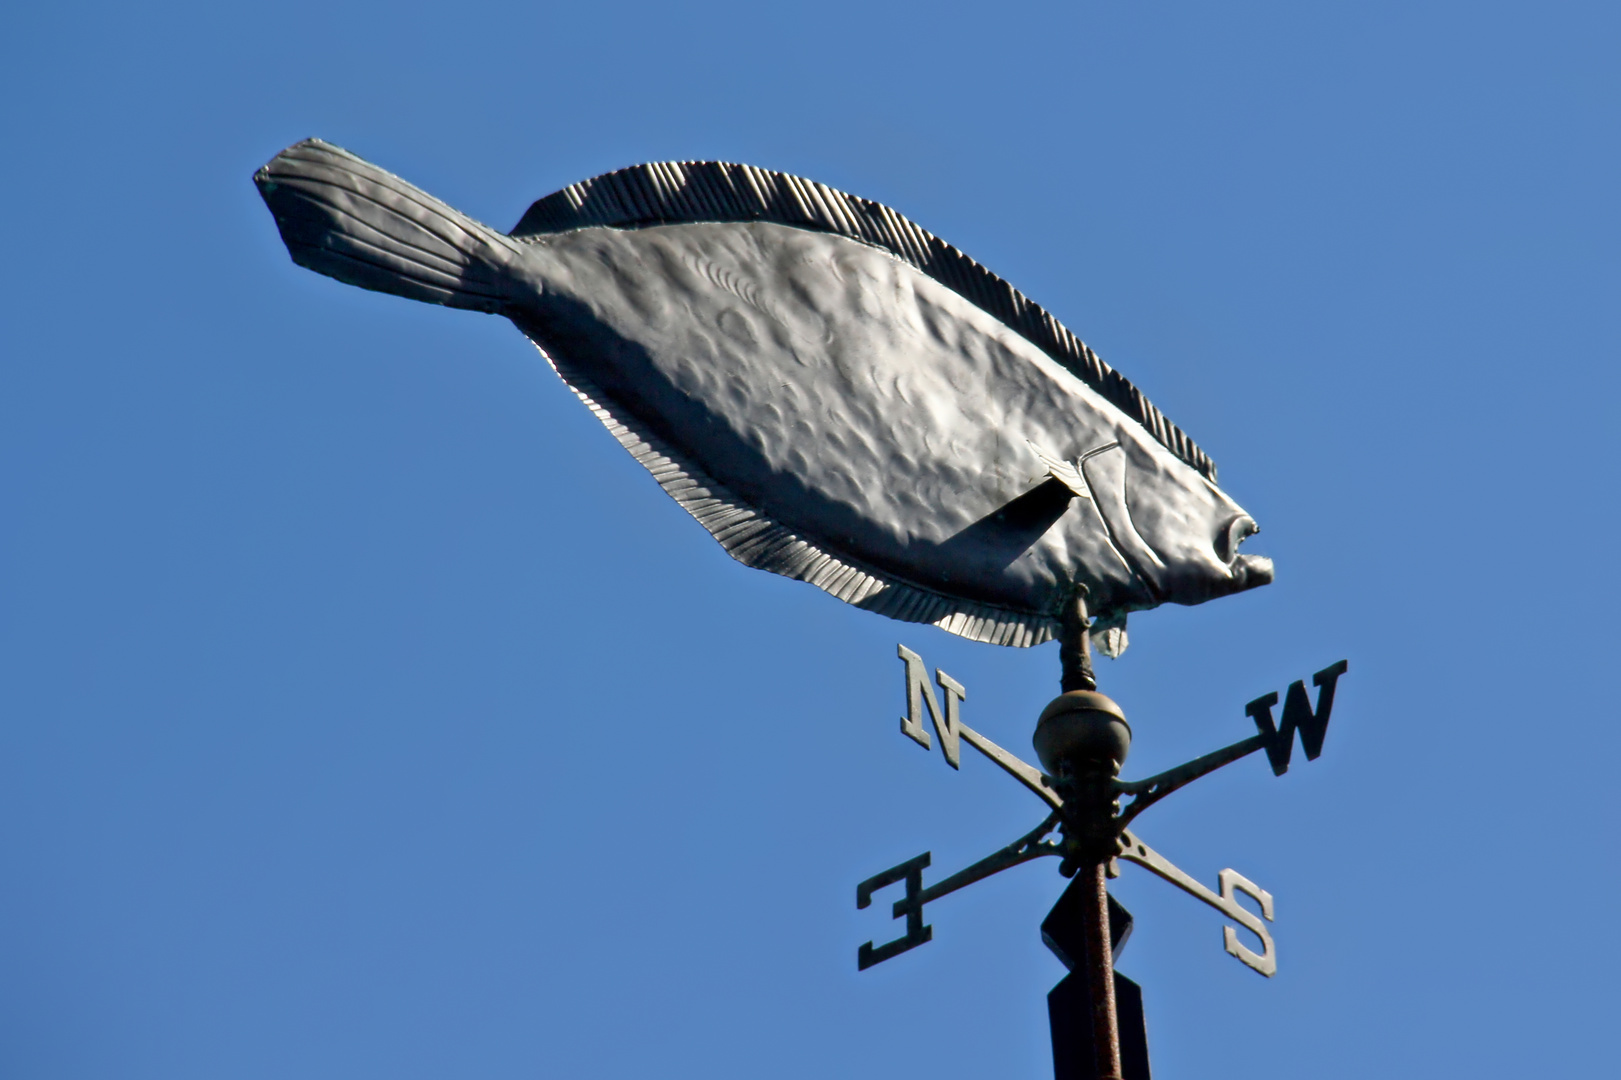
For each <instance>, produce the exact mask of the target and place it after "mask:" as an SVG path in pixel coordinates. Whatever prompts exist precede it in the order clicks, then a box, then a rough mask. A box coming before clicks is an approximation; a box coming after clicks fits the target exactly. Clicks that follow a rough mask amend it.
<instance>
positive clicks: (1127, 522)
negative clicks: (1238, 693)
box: [1080, 439, 1273, 606]
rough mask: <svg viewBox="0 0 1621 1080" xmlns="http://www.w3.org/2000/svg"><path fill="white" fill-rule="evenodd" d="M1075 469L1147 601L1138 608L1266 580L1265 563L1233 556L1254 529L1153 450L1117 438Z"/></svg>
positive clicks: (1235, 508)
mask: <svg viewBox="0 0 1621 1080" xmlns="http://www.w3.org/2000/svg"><path fill="white" fill-rule="evenodd" d="M1080 468H1081V470H1082V472H1083V473H1084V474H1085V480H1086V486H1087V489H1088V491H1089V493H1090V495H1091V497H1092V502H1093V505H1094V506H1095V507H1096V509H1097V512H1098V515H1099V517H1100V518H1101V519H1102V522H1103V524H1104V526H1105V528H1106V529H1107V530H1108V533H1109V539H1110V542H1111V544H1112V546H1113V547H1114V549H1115V551H1116V552H1117V553H1118V554H1119V555H1120V557H1121V559H1122V560H1123V561H1124V562H1125V563H1126V565H1127V566H1129V567H1130V568H1131V570H1132V571H1133V573H1134V574H1135V575H1136V576H1137V577H1138V578H1139V579H1140V580H1141V581H1142V583H1143V584H1144V586H1146V588H1147V590H1148V592H1149V593H1150V594H1152V596H1153V598H1154V600H1153V604H1150V605H1146V606H1154V605H1157V604H1162V603H1175V604H1202V603H1204V602H1205V601H1206V600H1214V599H1215V598H1217V597H1219V596H1230V595H1231V594H1233V593H1237V592H1243V591H1244V590H1246V589H1253V588H1257V587H1259V586H1261V585H1266V584H1268V583H1270V582H1271V581H1272V574H1273V571H1272V560H1271V559H1268V558H1266V557H1265V556H1261V555H1249V554H1243V553H1240V552H1239V550H1238V548H1239V545H1240V544H1242V543H1243V542H1244V541H1245V540H1246V539H1247V538H1248V537H1250V536H1253V535H1254V534H1255V533H1257V532H1259V531H1260V528H1259V526H1258V525H1256V523H1255V519H1254V518H1252V517H1251V516H1250V515H1249V514H1247V513H1245V512H1244V510H1243V508H1242V507H1240V506H1239V505H1238V504H1237V503H1236V502H1234V501H1233V500H1232V499H1231V498H1230V497H1229V496H1228V495H1227V493H1226V492H1224V491H1222V490H1221V489H1220V488H1219V487H1217V486H1216V485H1215V484H1214V483H1212V482H1211V481H1210V480H1208V479H1207V478H1206V477H1205V476H1204V475H1203V474H1201V473H1199V472H1197V471H1196V470H1194V469H1192V468H1190V467H1189V466H1188V465H1186V464H1185V463H1184V462H1182V461H1180V460H1178V459H1176V458H1174V457H1172V456H1171V455H1170V454H1168V453H1166V452H1165V451H1164V450H1163V449H1162V448H1161V447H1159V446H1158V445H1157V444H1148V443H1146V442H1144V441H1139V440H1130V439H1126V440H1122V441H1121V443H1119V444H1118V445H1116V446H1113V447H1110V448H1109V449H1107V450H1106V451H1103V452H1098V453H1095V454H1092V455H1089V456H1087V457H1086V458H1085V459H1084V460H1082V461H1081V463H1080ZM1134 606H1135V605H1134Z"/></svg>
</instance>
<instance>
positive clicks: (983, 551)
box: [254, 139, 1272, 655]
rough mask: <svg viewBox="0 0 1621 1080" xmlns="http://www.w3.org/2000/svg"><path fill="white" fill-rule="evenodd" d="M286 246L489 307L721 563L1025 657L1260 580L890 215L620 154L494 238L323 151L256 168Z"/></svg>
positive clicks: (1200, 461) (960, 263)
mask: <svg viewBox="0 0 1621 1080" xmlns="http://www.w3.org/2000/svg"><path fill="white" fill-rule="evenodd" d="M254 181H255V182H256V183H257V185H258V187H259V191H260V193H261V195H262V196H263V197H264V200H265V202H266V204H267V205H268V206H269V207H270V211H271V213H272V214H273V215H274V216H275V219H276V225H277V227H278V228H279V229H280V231H281V236H282V239H283V241H284V242H285V243H286V245H287V249H288V251H289V252H290V253H291V255H292V258H293V261H294V262H296V263H298V264H299V265H300V266H305V267H308V268H309V269H311V270H315V271H317V272H319V273H322V274H326V275H328V276H330V277H334V278H337V279H338V280H339V281H344V282H348V283H349V284H352V285H358V286H360V287H361V288H365V289H374V290H377V291H380V292H387V293H394V294H396V295H398V296H404V297H409V298H411V299H413V300H423V301H427V302H428V303H433V304H443V305H445V306H447V307H454V308H467V309H470V310H473V311H482V312H488V313H490V314H499V315H504V316H506V317H507V318H508V319H510V320H512V322H513V323H515V324H516V325H517V327H518V329H520V330H521V331H523V333H524V334H525V335H526V336H527V337H528V338H529V339H530V340H531V341H532V342H534V343H535V345H536V346H538V347H539V348H540V350H541V353H542V355H544V356H545V357H546V359H547V360H548V361H549V362H550V363H551V365H552V367H553V368H554V369H555V370H556V371H557V374H558V375H559V376H560V377H561V378H562V379H563V381H564V382H565V383H567V384H568V386H569V388H570V389H572V390H573V391H574V393H575V394H576V395H578V396H579V398H580V400H581V401H583V402H584V403H585V404H586V406H587V407H588V408H590V409H591V411H592V412H593V413H595V414H596V416H597V418H598V419H600V420H601V421H602V423H603V424H604V426H606V427H607V429H608V430H609V432H610V433H612V434H613V436H614V437H615V438H616V439H618V440H619V442H620V444H621V445H622V446H624V447H625V449H626V450H628V451H630V453H631V454H632V455H634V456H635V458H636V460H637V461H639V462H641V463H642V464H643V465H644V466H646V467H647V469H648V471H649V472H651V473H652V474H653V478H654V479H655V480H656V481H658V483H659V484H660V486H662V487H663V488H664V490H665V491H666V492H668V493H669V495H670V496H671V497H672V498H674V499H675V500H676V502H678V503H679V504H680V505H681V506H682V507H683V508H685V509H686V510H687V511H688V512H689V513H690V514H692V516H693V517H694V518H696V519H697V520H698V522H699V523H700V524H701V525H703V526H704V528H706V529H708V530H709V532H710V534H711V535H713V536H714V538H715V539H716V540H718V541H719V542H720V544H721V545H722V546H723V547H724V548H725V549H726V551H727V552H728V553H730V554H731V555H732V557H733V558H735V559H737V560H738V561H739V562H742V563H744V564H746V565H748V566H753V567H756V568H758V569H761V570H769V571H771V572H773V573H777V574H782V575H785V576H787V577H791V578H797V579H799V580H802V581H808V582H810V583H811V584H813V585H816V586H819V587H820V588H822V589H824V590H826V591H827V592H829V593H831V594H832V595H834V596H836V597H838V598H839V599H840V600H844V601H846V602H848V603H851V604H855V605H856V606H858V607H861V608H865V609H867V610H869V611H875V612H878V613H880V614H883V615H888V616H890V617H891V618H895V619H901V620H905V621H909V622H927V623H933V624H935V625H936V626H939V627H942V628H943V629H945V630H949V631H951V632H952V633H956V634H960V635H962V636H964V637H968V638H971V639H973V640H976V641H985V642H991V643H994V644H999V645H1015V646H1027V645H1036V644H1039V643H1041V642H1044V641H1047V640H1049V639H1050V638H1052V637H1053V636H1055V634H1056V633H1057V630H1058V613H1059V609H1060V607H1061V605H1062V604H1063V602H1064V601H1065V599H1066V598H1067V597H1068V596H1069V595H1070V594H1071V592H1072V591H1073V589H1074V586H1075V585H1076V584H1083V585H1085V586H1086V587H1087V589H1088V591H1089V600H1088V603H1089V606H1090V608H1091V611H1092V612H1093V613H1094V614H1095V615H1097V616H1098V622H1097V624H1096V626H1095V629H1094V640H1096V641H1097V643H1098V645H1099V646H1100V648H1102V650H1103V651H1105V652H1107V653H1109V654H1111V655H1117V654H1118V653H1119V651H1120V650H1121V649H1123V648H1124V646H1125V634H1124V626H1125V617H1126V615H1127V613H1129V612H1131V611H1141V610H1145V609H1148V608H1152V607H1156V606H1157V605H1159V604H1162V603H1166V602H1168V601H1169V602H1174V603H1179V604H1197V603H1201V602H1203V601H1205V600H1209V599H1212V598H1214V597H1218V596H1225V595H1227V594H1230V593H1235V592H1238V591H1240V590H1243V589H1248V588H1252V587H1254V586H1257V585H1264V584H1266V583H1267V582H1269V581H1271V580H1272V564H1271V562H1270V560H1267V559H1264V558H1260V557H1256V556H1250V555H1241V554H1239V553H1238V551H1237V548H1238V545H1239V543H1240V542H1241V541H1242V540H1243V539H1244V538H1245V537H1246V536H1249V535H1250V534H1251V533H1253V532H1255V531H1256V525H1255V522H1254V521H1253V520H1252V519H1251V518H1250V517H1249V515H1247V514H1245V513H1244V511H1243V510H1241V509H1240V508H1239V507H1238V505H1237V504H1236V503H1234V502H1233V501H1232V499H1230V498H1228V497H1227V495H1226V494H1224V493H1223V492H1222V491H1221V489H1220V488H1218V487H1217V486H1216V483H1215V479H1216V468H1215V465H1214V463H1212V462H1211V460H1210V459H1209V458H1208V457H1206V456H1205V454H1204V453H1203V452H1202V451H1200V450H1199V448H1198V447H1196V446H1195V445H1194V444H1193V442H1192V441H1191V440H1189V439H1188V438H1187V436H1185V435H1184V434H1183V433H1182V432H1181V431H1180V430H1178V429H1177V428H1176V427H1175V426H1174V425H1173V424H1171V423H1170V422H1169V421H1168V420H1166V419H1165V417H1164V416H1162V415H1161V414H1160V412H1159V410H1158V409H1156V408H1154V406H1152V405H1150V404H1149V403H1148V401H1147V400H1146V399H1145V398H1144V397H1143V396H1142V394H1141V393H1139V392H1138V391H1137V390H1136V388H1134V387H1133V386H1132V385H1131V384H1130V383H1129V382H1127V381H1126V380H1125V379H1124V378H1122V377H1121V376H1120V375H1119V374H1118V373H1117V372H1115V371H1114V370H1113V369H1111V368H1110V367H1109V366H1108V365H1106V364H1104V363H1103V362H1102V361H1101V360H1099V359H1098V357H1097V355H1096V354H1095V353H1093V352H1092V350H1091V349H1089V348H1087V347H1086V346H1085V345H1083V344H1082V343H1081V342H1080V341H1079V340H1077V339H1076V337H1075V336H1074V335H1073V334H1071V333H1070V332H1069V331H1068V330H1066V329H1065V328H1064V327H1063V326H1061V325H1060V324H1059V323H1058V321H1057V320H1056V319H1054V318H1053V317H1052V316H1051V315H1049V314H1047V313H1046V312H1045V311H1043V310H1042V309H1041V308H1040V307H1038V306H1036V305H1035V304H1034V303H1032V302H1031V301H1029V300H1028V299H1026V298H1025V297H1024V296H1023V295H1022V294H1021V293H1020V292H1018V290H1016V289H1014V288H1013V287H1012V286H1010V285H1008V284H1007V283H1006V282H1004V281H1003V280H1001V279H1000V278H998V277H997V276H996V275H994V274H992V273H990V272H989V271H988V270H986V269H984V268H983V267H981V266H980V265H979V264H978V263H976V262H974V261H973V260H972V259H970V258H968V257H967V256H966V255H964V254H962V253H961V252H959V251H958V250H957V249H955V248H953V247H951V246H950V245H948V244H946V243H944V242H943V241H941V240H939V239H938V238H936V237H934V236H932V235H931V234H929V233H927V232H925V231H924V230H922V229H920V228H918V227H917V226H916V225H914V224H912V223H911V222H910V221H908V220H907V219H906V218H904V217H902V216H901V215H900V214H898V213H896V212H895V211H893V210H891V209H889V208H888V207H886V206H881V205H879V204H877V203H874V202H869V201H867V200H865V199H860V198H856V197H855V196H851V195H846V194H844V193H842V192H839V191H835V190H833V189H831V188H828V187H826V186H824V185H822V184H818V183H815V182H813V181H809V180H804V179H801V178H799V177H794V176H787V175H784V174H782V173H775V172H768V171H766V170H764V169H756V168H752V167H750V166H747V165H732V164H725V163H720V162H680V163H677V162H663V163H655V164H648V165H637V166H633V167H631V168H628V169H622V170H620V171H618V172H613V173H608V174H606V175H603V176H599V177H596V178H594V179H591V180H585V181H582V182H580V183H578V184H574V185H572V186H570V187H567V188H564V189H563V190H562V191H559V192H557V193H556V194H554V195H549V196H547V197H546V198H544V199H541V200H540V201H539V202H537V203H535V204H534V205H533V206H531V207H530V208H529V211H528V212H527V213H526V214H524V216H523V220H521V221H519V222H518V225H517V227H516V228H515V229H513V230H512V232H511V233H501V232H498V231H496V230H495V229H492V228H490V227H489V226H486V225H482V224H480V223H479V222H476V221H474V220H472V219H471V218H468V217H466V216H465V215H463V214H460V213H458V212H457V211H455V210H453V209H451V208H450V207H449V206H447V205H445V204H444V203H442V202H440V201H439V200H438V199H435V198H433V197H432V196H430V195H428V194H426V193H424V192H422V191H420V190H419V189H417V188H415V187H413V186H411V185H410V184H408V183H406V182H405V181H403V180H401V179H399V178H398V177H396V176H394V175H392V174H390V173H387V172H384V171H383V170H382V169H379V168H377V167H376V166H374V165H371V164H368V163H367V162H365V161H362V160H361V159H360V158H357V157H355V156H354V155H353V154H350V153H348V152H347V151H344V150H341V149H339V148H338V147H335V146H332V145H330V144H328V143H324V142H321V141H320V140H318V139H310V140H308V141H306V142H301V143H298V144H297V145H295V146H292V147H289V148H288V149H286V150H284V151H282V152H281V153H280V154H278V155H276V157H275V158H274V159H273V160H271V161H270V162H269V164H267V165H265V166H264V167H263V168H262V169H260V170H259V171H258V173H257V174H255V176H254Z"/></svg>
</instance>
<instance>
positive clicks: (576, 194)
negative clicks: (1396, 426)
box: [512, 161, 1216, 483]
mask: <svg viewBox="0 0 1621 1080" xmlns="http://www.w3.org/2000/svg"><path fill="white" fill-rule="evenodd" d="M706 221H715V222H722V221H770V222H775V223H777V224H781V225H792V226H795V227H798V228H802V229H813V230H816V231H817V232H830V233H836V234H838V235H840V236H847V237H849V238H851V239H853V240H859V241H862V242H864V243H868V244H872V245H873V246H875V247H880V248H883V249H884V250H885V251H888V252H890V253H891V254H892V255H894V256H895V257H896V258H899V259H901V260H903V261H905V262H907V263H910V264H911V265H912V266H913V267H915V268H916V269H917V270H919V271H920V272H922V273H924V274H927V275H928V276H929V277H931V278H933V279H934V280H936V281H938V282H940V284H942V285H944V286H946V288H948V289H951V290H952V291H953V292H955V293H957V294H958V295H960V296H962V297H963V298H964V299H965V300H968V301H969V302H970V303H972V304H974V305H976V306H977V307H979V308H980V309H982V310H983V311H985V312H987V313H988V314H990V315H992V316H994V317H995V318H997V319H999V320H1000V321H1002V322H1003V323H1005V324H1007V325H1008V326H1010V327H1012V328H1013V329H1014V330H1016V331H1017V332H1018V333H1020V334H1021V335H1023V336H1024V337H1025V338H1026V339H1028V340H1029V341H1030V342H1031V343H1032V344H1034V345H1035V346H1036V347H1037V348H1039V349H1041V350H1042V351H1043V352H1045V353H1046V354H1047V355H1048V356H1050V357H1052V358H1053V359H1054V360H1055V361H1057V362H1058V363H1059V364H1061V365H1063V367H1064V368H1066V369H1067V370H1068V371H1069V372H1071V373H1072V374H1073V375H1075V376H1076V377H1077V378H1079V379H1080V380H1081V381H1082V382H1084V383H1086V385H1088V386H1090V387H1091V388H1092V389H1093V390H1095V391H1097V393H1099V394H1100V395H1102V396H1103V397H1104V398H1105V399H1106V400H1107V401H1109V402H1110V403H1111V404H1113V405H1114V406H1115V407H1116V408H1118V409H1119V410H1120V411H1121V412H1123V413H1125V414H1126V415H1127V416H1129V417H1131V418H1132V419H1133V420H1135V421H1137V423H1139V424H1141V425H1142V426H1143V427H1144V428H1145V429H1146V430H1147V431H1148V432H1149V434H1151V435H1153V436H1154V438H1155V439H1157V440H1159V442H1160V444H1161V445H1163V446H1164V447H1165V448H1166V449H1167V450H1169V451H1170V452H1171V453H1173V454H1175V455H1176V456H1177V457H1178V458H1180V459H1181V460H1182V461H1184V462H1186V463H1187V464H1189V465H1191V466H1192V467H1193V468H1195V469H1197V470H1198V471H1199V472H1200V473H1202V474H1204V476H1205V477H1206V478H1207V479H1209V480H1210V482H1211V483H1215V482H1216V463H1215V462H1213V461H1211V460H1210V458H1209V456H1208V455H1206V454H1205V452H1204V451H1203V450H1200V449H1199V448H1198V446H1196V445H1194V442H1193V440H1192V439H1190V438H1188V437H1187V435H1185V434H1183V432H1182V430H1181V429H1180V428H1178V427H1177V426H1176V425H1175V424H1173V423H1171V422H1170V421H1169V420H1167V419H1166V418H1165V414H1163V413H1161V412H1160V411H1159V410H1158V409H1156V408H1155V407H1154V406H1153V405H1152V404H1151V403H1150V402H1149V400H1148V399H1147V398H1145V397H1144V396H1143V395H1142V393H1141V392H1140V391H1139V390H1138V389H1137V388H1136V387H1135V386H1133V385H1131V383H1130V382H1129V381H1127V379H1126V378H1125V376H1123V375H1121V374H1120V373H1119V372H1118V371H1115V370H1114V369H1113V368H1111V367H1110V366H1109V365H1108V364H1105V363H1104V362H1103V361H1102V360H1100V359H1098V355H1097V353H1095V352H1093V351H1092V350H1091V349H1089V348H1087V347H1086V345H1085V344H1084V343H1083V342H1082V341H1081V340H1080V339H1079V338H1077V337H1076V336H1075V335H1074V334H1072V333H1070V332H1069V331H1068V330H1067V329H1065V327H1064V325H1063V324H1062V323H1060V322H1059V321H1058V320H1057V319H1055V318H1053V317H1052V316H1051V315H1049V314H1048V313H1047V312H1046V311H1044V310H1042V308H1041V306H1040V305H1039V304H1037V303H1035V302H1034V301H1032V300H1030V299H1029V298H1028V297H1026V296H1025V295H1024V294H1023V293H1021V292H1020V291H1019V290H1018V289H1015V288H1014V287H1013V286H1012V285H1009V284H1008V283H1007V282H1005V281H1003V280H1002V279H1001V278H999V277H997V276H996V275H995V274H993V273H991V272H990V271H989V270H987V269H985V268H984V267H983V266H981V265H979V263H977V262H975V261H974V260H973V259H971V258H969V257H968V256H967V255H964V254H963V253H962V252H961V251H958V250H957V249H956V248H954V247H952V246H951V245H950V244H948V243H946V242H945V241H944V240H941V239H940V238H939V237H937V236H935V235H934V234H933V233H930V232H928V231H927V230H924V229H921V228H919V227H918V226H916V225H914V224H913V223H912V222H910V221H908V220H907V219H906V218H905V217H904V216H902V215H901V214H898V213H896V212H895V211H894V210H891V209H890V208H889V207H887V206H884V205H882V204H881V203H875V202H872V201H871V200H869V199H863V198H860V197H858V196H855V195H847V194H845V193H844V192H842V191H836V190H834V189H833V188H830V187H828V186H827V185H826V184H819V183H817V182H816V181H814V180H806V179H803V178H802V177H798V176H789V175H788V174H787V173H779V172H771V171H770V170H768V169H757V168H755V167H753V166H752V165H733V164H729V163H727V162H723V161H661V162H652V163H649V164H646V165H632V166H631V167H630V168H628V169H620V170H618V171H617V172H611V173H604V174H602V175H601V176H596V177H592V178H591V179H590V180H581V181H580V182H579V183H577V184H570V185H569V186H568V187H566V188H564V189H563V190H562V191H559V192H556V193H555V194H552V195H548V196H546V197H545V198H544V199H541V200H539V201H538V202H536V203H535V204H534V205H533V206H531V207H530V208H529V210H528V212H527V213H525V214H524V216H523V220H521V221H519V222H518V225H517V227H516V228H515V229H513V230H512V236H513V237H514V238H517V239H523V238H524V237H527V236H539V235H544V234H546V233H555V232H566V231H568V230H570V229H581V228H586V227H588V226H593V225H597V226H611V227H619V228H636V227H639V226H647V225H674V224H683V223H689V222H706Z"/></svg>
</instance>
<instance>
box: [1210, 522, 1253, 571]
mask: <svg viewBox="0 0 1621 1080" xmlns="http://www.w3.org/2000/svg"><path fill="white" fill-rule="evenodd" d="M1260 531H1261V527H1260V526H1259V525H1257V524H1255V519H1254V518H1252V517H1250V516H1249V515H1248V514H1239V515H1238V516H1237V517H1235V518H1233V519H1232V520H1231V521H1229V522H1228V523H1227V527H1226V528H1225V529H1223V530H1221V532H1219V533H1217V534H1216V543H1215V548H1216V558H1218V559H1220V560H1221V561H1222V562H1224V563H1230V562H1232V561H1233V559H1234V558H1236V557H1237V555H1238V545H1239V544H1242V543H1243V542H1244V540H1245V538H1246V537H1250V536H1254V535H1255V534H1256V533H1258V532H1260Z"/></svg>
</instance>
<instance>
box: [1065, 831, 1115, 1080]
mask: <svg viewBox="0 0 1621 1080" xmlns="http://www.w3.org/2000/svg"><path fill="white" fill-rule="evenodd" d="M1105 867H1106V864H1104V863H1094V864H1091V865H1088V866H1083V867H1081V869H1080V871H1079V872H1078V873H1077V875H1076V876H1077V877H1082V876H1084V877H1085V879H1086V881H1087V882H1088V884H1089V885H1090V886H1091V887H1090V888H1088V889H1087V895H1086V901H1087V902H1086V905H1085V907H1084V908H1083V910H1082V916H1083V923H1082V925H1083V927H1084V930H1085V933H1084V937H1085V939H1086V973H1087V979H1088V982H1089V983H1090V986H1091V991H1092V1032H1093V1037H1092V1045H1093V1046H1094V1047H1095V1048H1096V1051H1097V1074H1098V1080H1122V1078H1121V1065H1120V1017H1119V1014H1118V1013H1117V1012H1116V1010H1115V1003H1114V950H1113V949H1112V948H1111V947H1110V944H1109V892H1108V888H1107V882H1108V878H1107V877H1106V876H1105V872H1104V871H1105Z"/></svg>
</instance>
